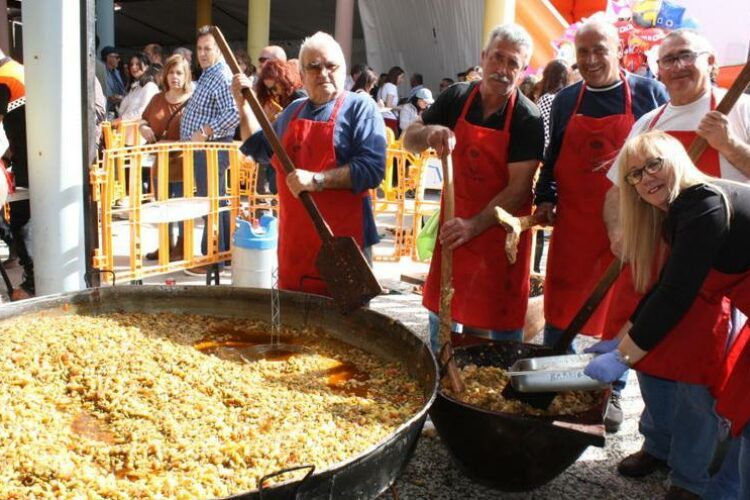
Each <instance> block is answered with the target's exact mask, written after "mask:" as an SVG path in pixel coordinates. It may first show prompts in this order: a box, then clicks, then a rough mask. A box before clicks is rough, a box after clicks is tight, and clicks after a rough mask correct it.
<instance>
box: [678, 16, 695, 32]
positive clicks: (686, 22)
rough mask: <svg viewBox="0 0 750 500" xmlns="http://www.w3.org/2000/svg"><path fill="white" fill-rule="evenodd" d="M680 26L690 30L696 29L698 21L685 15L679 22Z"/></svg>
mask: <svg viewBox="0 0 750 500" xmlns="http://www.w3.org/2000/svg"><path fill="white" fill-rule="evenodd" d="M680 28H685V29H690V30H696V31H697V30H698V29H699V24H698V21H696V20H695V19H693V18H692V17H685V18H683V19H682V23H681V24H680Z"/></svg>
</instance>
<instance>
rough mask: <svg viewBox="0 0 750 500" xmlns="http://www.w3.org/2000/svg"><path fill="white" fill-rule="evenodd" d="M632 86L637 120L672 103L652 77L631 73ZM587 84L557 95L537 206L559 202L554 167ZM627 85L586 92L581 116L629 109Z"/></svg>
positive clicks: (580, 112)
mask: <svg viewBox="0 0 750 500" xmlns="http://www.w3.org/2000/svg"><path fill="white" fill-rule="evenodd" d="M627 78H628V85H630V94H631V96H632V100H633V104H632V108H633V115H634V117H635V119H636V120H638V118H640V117H641V116H643V115H645V114H646V113H648V112H649V111H651V110H652V109H654V108H657V107H659V106H661V105H662V104H664V103H665V102H667V101H668V100H669V95H668V94H667V89H666V87H664V85H663V84H662V83H661V82H658V81H656V80H653V79H651V78H644V77H641V76H638V75H633V74H631V73H627ZM583 84H584V82H583V81H581V82H578V83H574V84H573V85H570V86H568V87H565V88H564V89H562V90H561V91H560V92H558V93H557V95H556V96H555V99H554V100H553V101H552V108H551V110H550V118H549V135H550V137H549V146H547V150H546V152H545V155H544V164H543V165H542V169H541V172H540V174H539V180H538V181H537V183H536V186H535V191H536V198H535V199H534V203H535V204H537V205H538V204H540V203H546V202H549V203H556V202H557V182H556V181H555V174H554V168H555V163H556V162H557V157H558V156H559V154H560V149H561V148H562V143H563V139H564V137H565V129H566V127H567V126H568V121H570V117H571V116H572V115H573V110H574V109H575V106H576V101H577V100H578V93H579V92H580V91H581V85H583ZM624 88H625V87H624V85H622V82H620V83H619V84H616V85H613V86H610V87H607V88H606V90H605V89H601V90H600V89H591V88H590V87H589V88H587V89H586V91H585V92H584V94H583V99H582V100H581V106H580V108H578V114H581V115H583V116H590V117H592V118H603V117H605V116H610V115H614V114H622V113H623V112H624V111H625V109H624V106H625V96H624V94H623V91H624Z"/></svg>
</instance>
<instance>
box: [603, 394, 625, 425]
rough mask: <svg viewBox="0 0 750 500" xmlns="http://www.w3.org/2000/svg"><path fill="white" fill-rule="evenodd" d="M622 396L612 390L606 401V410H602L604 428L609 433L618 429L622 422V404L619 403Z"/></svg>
mask: <svg viewBox="0 0 750 500" xmlns="http://www.w3.org/2000/svg"><path fill="white" fill-rule="evenodd" d="M621 399H622V396H620V394H619V393H616V392H613V393H612V394H610V396H609V401H608V402H607V410H606V411H605V412H604V430H606V431H607V432H609V433H613V434H614V433H615V432H617V431H619V430H620V425H621V424H622V405H621V403H620V401H621Z"/></svg>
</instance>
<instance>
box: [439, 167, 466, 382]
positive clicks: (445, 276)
mask: <svg viewBox="0 0 750 500" xmlns="http://www.w3.org/2000/svg"><path fill="white" fill-rule="evenodd" d="M442 163H443V205H442V210H443V222H446V221H449V220H451V219H453V218H454V217H455V211H456V210H455V208H456V204H455V199H454V196H453V158H452V157H451V155H450V154H448V155H447V156H444V157H443V158H442ZM440 250H441V254H440V312H439V315H440V330H439V335H438V338H439V340H440V345H441V346H442V347H441V349H440V364H441V366H442V367H443V368H444V369H445V370H446V371H447V373H448V382H449V383H450V387H451V390H452V391H453V392H454V393H457V394H458V393H461V392H464V383H463V381H462V380H461V374H460V373H459V371H458V367H457V366H456V360H455V359H454V358H453V345H452V344H451V320H452V319H453V318H452V315H451V304H452V302H453V250H451V249H450V248H448V247H446V246H442V247H441V248H440Z"/></svg>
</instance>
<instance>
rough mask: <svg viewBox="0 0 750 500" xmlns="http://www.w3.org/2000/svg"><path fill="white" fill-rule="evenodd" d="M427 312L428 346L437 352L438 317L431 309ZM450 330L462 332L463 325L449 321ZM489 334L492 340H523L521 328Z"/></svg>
mask: <svg viewBox="0 0 750 500" xmlns="http://www.w3.org/2000/svg"><path fill="white" fill-rule="evenodd" d="M427 312H428V314H429V324H430V347H431V348H432V352H434V353H435V354H437V353H438V352H440V339H439V338H438V333H439V330H440V317H439V316H438V315H437V314H435V313H434V312H432V311H427ZM451 331H452V332H453V333H459V334H463V331H464V327H463V325H462V324H461V323H456V322H455V321H453V322H451ZM490 336H491V337H492V340H493V341H502V340H515V341H517V342H523V328H518V329H516V330H490Z"/></svg>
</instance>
